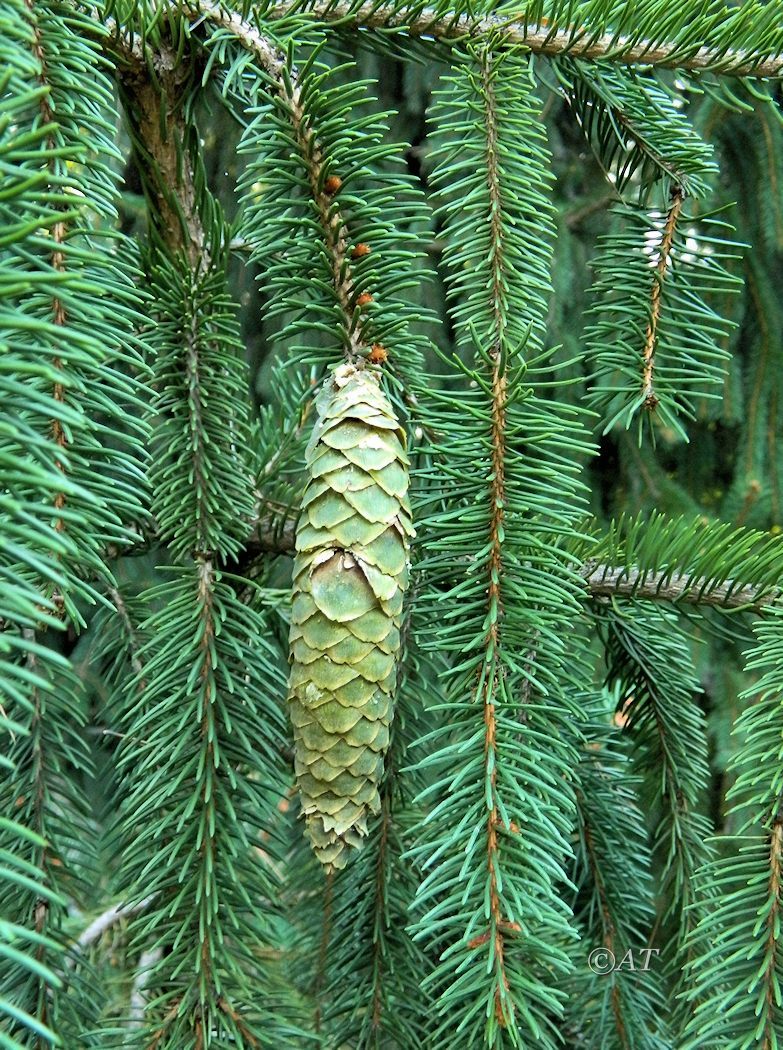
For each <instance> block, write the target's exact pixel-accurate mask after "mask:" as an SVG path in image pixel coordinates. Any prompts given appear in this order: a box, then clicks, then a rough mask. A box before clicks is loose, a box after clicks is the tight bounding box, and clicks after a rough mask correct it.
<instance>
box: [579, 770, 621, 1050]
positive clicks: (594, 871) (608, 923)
mask: <svg viewBox="0 0 783 1050" xmlns="http://www.w3.org/2000/svg"><path fill="white" fill-rule="evenodd" d="M577 798H579V799H580V801H581V803H582V806H581V810H582V834H583V837H584V843H585V853H586V855H587V863H588V867H589V870H590V875H591V877H592V882H593V885H594V886H595V891H596V895H597V897H598V902H599V909H600V913H601V923H602V926H603V931H604V937H603V946H604V948H606V949H607V950H608V951H609V952H610V953H611V955H612V957H615V952H616V949H617V945H616V941H615V936H616V934H615V926H614V920H613V919H612V911H611V908H610V906H609V900H608V898H607V894H606V886H605V884H604V876H603V872H602V871H601V865H600V864H599V862H598V858H597V857H596V850H595V846H594V844H593V834H592V831H591V828H590V824H589V822H588V818H587V816H586V813H587V807H586V806H585V805H584V798H583V796H582V795H581V792H579V791H578V790H577ZM609 979H610V980H611V981H612V992H611V1001H612V1014H613V1015H614V1027H615V1031H616V1033H617V1038H618V1040H619V1044H620V1046H621V1047H622V1050H628V1046H629V1043H628V1032H627V1031H626V1026H625V1020H624V1018H623V1008H622V997H621V996H620V987H619V985H618V983H617V980H616V978H615V977H614V975H612V974H610V975H609Z"/></svg>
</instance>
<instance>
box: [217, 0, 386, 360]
mask: <svg viewBox="0 0 783 1050" xmlns="http://www.w3.org/2000/svg"><path fill="white" fill-rule="evenodd" d="M197 10H198V12H199V15H200V16H203V17H205V18H206V19H207V20H208V21H209V22H211V23H212V24H213V25H216V26H219V27H222V28H224V29H227V30H229V31H230V32H231V33H232V34H233V35H234V36H235V37H236V39H237V40H238V41H239V43H240V44H241V45H242V46H243V47H244V48H245V49H246V50H247V51H248V52H249V53H250V54H252V55H253V57H254V58H255V59H256V60H257V62H258V63H259V65H260V66H261V68H262V69H264V70H265V71H266V72H267V74H268V75H269V77H270V79H271V80H272V83H273V85H274V90H275V92H276V93H277V95H278V97H279V99H280V101H281V103H282V105H283V108H284V109H285V111H286V113H287V114H288V118H289V120H290V122H291V128H292V131H293V136H294V141H295V143H296V146H297V149H298V152H299V160H300V163H301V164H302V166H303V167H304V170H305V172H306V174H307V181H308V184H309V188H310V196H311V198H312V201H313V203H314V204H315V208H316V212H317V215H318V222H319V225H320V228H321V234H322V237H323V244H324V248H325V250H326V254H327V257H328V259H329V265H330V268H331V283H332V287H333V288H334V294H335V298H336V300H337V305H338V309H339V313H340V318H341V327H342V329H343V339H344V343H345V352H346V356H347V357H348V359H349V360H352V361H358V360H360V359H362V358H364V357H366V356H367V355H368V353H369V352H370V347H371V345H372V344H371V340H370V339H369V338H368V336H367V334H366V333H365V331H364V328H365V323H366V316H367V315H366V314H365V313H363V312H362V310H361V309H360V308H357V303H358V299H359V298H360V296H358V294H357V291H356V287H355V280H354V274H353V264H352V259H356V258H361V257H362V256H363V255H364V254H365V253H368V252H369V251H370V247H369V245H367V244H363V243H362V244H356V245H353V246H352V245H351V238H350V234H349V230H348V225H347V220H346V217H345V215H344V213H343V211H342V209H341V207H340V204H339V191H340V187H341V186H342V179H341V177H340V175H339V174H338V173H337V172H336V171H332V170H331V164H330V158H329V157H328V155H326V154H325V152H324V149H323V146H322V144H321V142H319V139H318V132H317V120H314V119H313V115H312V114H311V113H310V112H309V111H308V106H307V102H306V100H305V96H304V92H303V89H302V84H301V83H300V77H299V73H298V70H297V69H296V67H295V66H293V65H292V64H290V63H289V62H288V60H287V57H286V55H285V54H284V53H283V52H281V51H280V50H279V49H278V48H277V47H276V46H275V45H274V44H273V43H272V42H271V41H270V40H268V39H267V38H266V37H265V36H264V35H263V34H262V33H261V32H260V31H259V30H258V29H257V28H256V27H255V26H254V25H253V24H252V23H250V22H248V21H246V20H245V19H243V18H242V17H241V16H240V15H239V14H237V13H236V12H232V11H227V10H225V9H223V8H221V7H220V6H219V5H211V4H204V5H203V6H201V5H199V6H198V8H197ZM362 305H363V304H362V303H358V307H361V306H362Z"/></svg>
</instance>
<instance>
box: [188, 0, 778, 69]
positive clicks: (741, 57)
mask: <svg viewBox="0 0 783 1050" xmlns="http://www.w3.org/2000/svg"><path fill="white" fill-rule="evenodd" d="M191 9H192V12H193V17H194V18H198V17H200V16H204V17H206V18H207V19H209V20H211V21H212V20H214V21H216V22H218V23H219V24H222V25H226V26H229V24H230V25H231V27H239V26H241V25H243V24H245V25H246V23H244V22H243V19H242V18H241V16H240V15H238V14H236V13H233V12H231V11H229V10H227V9H221V8H219V7H216V6H215V5H213V4H199V3H194V4H192V7H191ZM729 10H730V9H727V14H728V12H729ZM293 14H296V15H301V14H302V5H301V3H300V2H299V0H286V2H284V3H276V4H273V5H270V6H268V7H266V8H265V9H264V10H263V12H262V18H267V19H273V20H283V19H286V18H288V17H290V16H291V15H293ZM306 14H307V15H309V16H310V17H311V18H313V19H314V20H319V21H323V22H326V23H339V24H340V25H341V26H343V27H345V28H354V29H381V30H382V29H396V30H398V31H399V32H401V33H407V34H409V35H410V36H414V37H422V38H434V39H436V40H438V41H442V42H444V43H449V44H458V43H460V42H464V41H465V40H466V39H472V40H482V39H485V38H490V37H492V38H498V37H500V38H503V39H504V41H505V43H507V44H510V45H514V44H517V45H523V46H524V47H526V48H529V50H530V51H531V52H532V53H533V54H535V55H546V56H548V57H552V58H556V57H558V56H561V55H563V56H565V55H567V56H568V57H570V58H579V59H584V60H588V61H601V60H611V61H612V62H615V63H618V64H622V65H631V66H633V65H641V66H663V67H665V68H671V69H682V70H686V71H690V72H694V73H706V72H715V73H719V74H720V75H722V76H732V77H753V78H777V77H780V76H781V75H783V57H781V56H779V55H777V54H769V53H768V54H767V55H766V56H765V57H763V58H762V57H759V56H758V55H754V54H752V53H751V54H749V53H746V52H743V51H742V50H735V49H733V48H732V47H730V46H728V45H727V44H725V43H718V44H716V46H715V47H709V46H701V47H696V46H693V45H689V46H687V47H683V45H682V44H680V43H678V42H677V41H676V40H672V41H671V42H669V41H651V40H649V39H641V38H640V37H639V36H638V35H636V36H634V37H631V36H627V35H624V34H622V33H617V32H612V31H611V30H606V31H601V30H599V31H596V30H595V29H591V27H590V26H589V25H587V24H585V25H581V26H580V25H572V26H563V25H561V24H555V25H550V24H549V23H548V21H547V19H546V18H539V19H534V18H531V19H530V20H527V19H525V18H524V17H505V18H504V17H503V16H502V15H485V16H484V17H478V18H477V17H471V16H469V15H464V14H461V15H457V16H455V15H453V14H442V13H441V12H439V11H438V10H436V9H434V8H427V7H421V6H418V5H416V6H415V7H414V8H413V9H412V10H410V11H406V10H405V9H404V8H403V9H402V10H400V9H399V8H398V7H395V6H393V5H383V4H377V3H374V2H366V3H358V4H357V3H350V2H333V0H310V2H309V3H308V4H307V6H306ZM262 47H263V49H264V50H267V49H269V47H270V45H269V44H268V42H266V41H264V44H263V45H262ZM273 50H274V49H272V51H273Z"/></svg>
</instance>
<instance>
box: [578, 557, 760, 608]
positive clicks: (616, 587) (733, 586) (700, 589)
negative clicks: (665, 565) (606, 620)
mask: <svg viewBox="0 0 783 1050" xmlns="http://www.w3.org/2000/svg"><path fill="white" fill-rule="evenodd" d="M579 571H580V574H581V575H582V576H583V577H584V578H585V580H586V581H587V586H588V590H589V593H590V596H591V597H592V598H638V599H640V600H642V601H664V602H674V603H675V604H676V603H679V602H683V603H685V604H687V605H713V606H717V607H719V608H722V609H746V610H747V611H748V612H759V610H761V609H763V608H764V607H765V606H767V605H770V604H772V602H774V601H775V600H776V599H777V597H778V592H777V591H776V590H770V589H768V588H767V589H765V588H761V587H754V586H751V585H746V586H742V585H740V584H739V583H738V582H737V581H736V580H725V581H723V582H722V583H719V584H716V583H713V582H712V581H710V580H706V579H703V578H699V579H694V578H693V577H692V576H691V575H690V574H688V573H682V572H668V571H665V570H660V571H658V572H649V571H646V570H642V569H637V568H626V567H623V566H614V565H596V564H595V562H592V561H587V562H585V564H584V565H582V567H581V568H580V570H579Z"/></svg>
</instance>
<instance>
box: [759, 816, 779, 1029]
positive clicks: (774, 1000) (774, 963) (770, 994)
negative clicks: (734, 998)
mask: <svg viewBox="0 0 783 1050" xmlns="http://www.w3.org/2000/svg"><path fill="white" fill-rule="evenodd" d="M782 870H783V814H782V813H781V810H780V804H779V808H778V812H777V813H776V814H775V816H774V818H773V821H772V830H771V831H770V835H769V886H768V892H767V901H768V902H769V904H768V910H767V914H766V916H765V919H764V922H765V925H766V927H767V944H766V952H765V960H766V966H765V973H764V986H765V1000H766V1009H765V1011H764V1039H763V1043H762V1047H763V1050H773V1048H774V1047H775V1046H777V1044H778V1037H777V1033H776V1031H775V1021H776V1016H777V1013H778V1011H779V1010H780V998H779V992H778V987H779V986H778V975H777V970H778V967H779V965H780V960H779V955H780V914H781V892H783V877H781V872H782Z"/></svg>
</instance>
